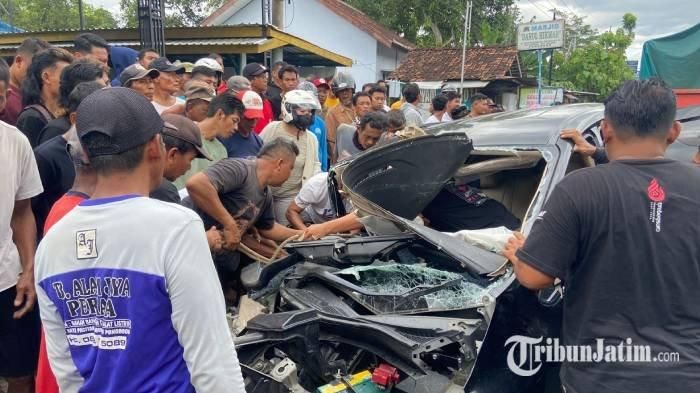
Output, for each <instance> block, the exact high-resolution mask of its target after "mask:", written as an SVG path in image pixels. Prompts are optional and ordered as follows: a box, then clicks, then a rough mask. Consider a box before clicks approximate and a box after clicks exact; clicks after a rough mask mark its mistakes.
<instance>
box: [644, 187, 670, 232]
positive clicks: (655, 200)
mask: <svg viewBox="0 0 700 393" xmlns="http://www.w3.org/2000/svg"><path fill="white" fill-rule="evenodd" d="M647 194H648V195H649V199H650V200H651V202H650V203H649V220H650V221H651V222H652V223H654V224H656V232H661V213H662V212H663V205H664V204H663V202H664V200H666V192H665V191H664V189H663V187H661V185H660V184H659V182H658V181H657V180H656V179H655V178H654V179H651V181H650V182H649V186H648V187H647Z"/></svg>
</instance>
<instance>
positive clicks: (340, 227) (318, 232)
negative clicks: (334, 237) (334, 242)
mask: <svg viewBox="0 0 700 393" xmlns="http://www.w3.org/2000/svg"><path fill="white" fill-rule="evenodd" d="M363 227H364V225H362V223H361V222H360V220H359V219H358V218H357V214H355V213H350V214H346V215H345V216H343V217H340V218H336V219H335V220H331V221H328V222H324V223H323V224H314V225H311V226H310V227H309V228H308V229H306V231H305V232H304V238H305V239H321V238H323V237H325V236H328V235H330V234H332V233H345V232H350V231H357V230H360V229H362V228H363Z"/></svg>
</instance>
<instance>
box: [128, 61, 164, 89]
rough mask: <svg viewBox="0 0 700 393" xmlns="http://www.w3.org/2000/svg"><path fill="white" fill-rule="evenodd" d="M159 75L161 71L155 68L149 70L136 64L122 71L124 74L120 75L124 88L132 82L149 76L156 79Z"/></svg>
mask: <svg viewBox="0 0 700 393" xmlns="http://www.w3.org/2000/svg"><path fill="white" fill-rule="evenodd" d="M159 75H160V71H158V70H156V69H153V68H152V69H150V70H147V69H145V68H143V66H142V65H141V64H138V63H136V64H132V65H130V66H128V67H126V68H125V69H124V71H122V73H121V74H120V75H119V82H120V83H121V84H122V86H126V85H128V84H129V82H131V81H135V80H139V79H143V78H145V77H147V76H150V77H151V78H152V79H155V78H157V77H158V76H159Z"/></svg>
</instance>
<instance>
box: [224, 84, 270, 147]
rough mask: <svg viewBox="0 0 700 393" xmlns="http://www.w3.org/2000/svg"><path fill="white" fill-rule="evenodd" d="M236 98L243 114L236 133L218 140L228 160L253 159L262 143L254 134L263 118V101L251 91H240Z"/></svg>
mask: <svg viewBox="0 0 700 393" xmlns="http://www.w3.org/2000/svg"><path fill="white" fill-rule="evenodd" d="M236 98H238V99H239V100H241V102H243V106H244V107H245V112H244V113H243V116H242V117H241V121H240V122H239V123H238V131H237V132H236V133H235V134H233V136H231V137H230V138H226V139H220V141H221V143H223V144H224V146H226V152H227V153H228V157H229V158H247V157H255V156H256V155H258V152H259V151H260V149H261V148H262V145H263V141H262V139H260V137H259V136H258V134H256V133H255V132H254V129H255V125H256V124H257V123H258V120H260V119H262V118H263V117H264V116H263V101H262V98H260V95H258V93H256V92H254V91H252V90H241V91H239V92H238V93H236Z"/></svg>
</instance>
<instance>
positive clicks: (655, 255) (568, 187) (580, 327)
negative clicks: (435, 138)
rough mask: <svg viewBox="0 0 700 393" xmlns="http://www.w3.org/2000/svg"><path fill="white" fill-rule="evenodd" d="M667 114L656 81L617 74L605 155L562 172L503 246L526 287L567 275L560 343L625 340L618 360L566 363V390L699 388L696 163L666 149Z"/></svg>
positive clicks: (668, 103)
mask: <svg viewBox="0 0 700 393" xmlns="http://www.w3.org/2000/svg"><path fill="white" fill-rule="evenodd" d="M675 114H676V99H675V96H674V93H673V91H672V90H670V89H669V88H668V87H667V86H666V85H665V84H663V82H660V81H658V80H647V81H628V82H625V83H624V84H623V85H622V86H621V87H620V88H618V90H616V91H615V92H613V94H612V95H611V96H610V97H609V98H608V100H607V101H606V105H605V119H604V121H603V123H602V128H603V135H604V138H605V145H606V150H607V153H608V157H609V159H610V163H609V164H606V165H601V166H597V167H594V168H588V169H582V170H578V171H575V172H574V173H571V174H570V175H568V176H567V177H566V178H565V179H564V180H562V181H561V183H559V184H558V185H557V187H556V188H555V189H554V191H553V192H552V194H551V196H550V197H549V200H548V201H547V203H546V204H545V206H544V209H543V210H542V211H541V212H540V214H539V215H538V217H537V218H536V219H535V223H534V225H533V227H532V230H531V232H530V233H529V234H528V237H527V240H526V241H525V240H524V239H523V238H522V236H518V237H517V238H514V239H511V240H510V241H509V243H508V246H507V247H506V250H505V255H506V256H507V257H508V258H509V259H510V260H511V262H512V263H513V267H514V270H515V274H516V275H517V278H518V280H519V281H520V283H521V284H522V285H523V286H525V287H527V288H531V289H540V288H546V287H549V286H552V285H553V282H554V278H555V277H557V278H560V279H561V280H562V281H563V283H564V285H565V295H564V304H563V311H564V312H563V326H562V336H563V337H562V341H563V342H562V344H564V345H578V346H591V347H592V349H593V351H594V352H596V351H597V349H596V348H597V345H598V341H596V340H604V345H605V346H614V347H616V348H617V347H618V345H621V343H622V345H623V349H624V351H622V352H623V359H617V361H614V362H611V361H601V362H596V361H589V362H580V361H579V362H576V361H571V359H567V360H565V361H564V363H563V365H562V369H561V380H562V384H563V386H564V387H565V389H566V391H567V392H570V393H584V392H586V393H587V392H623V393H625V392H629V393H637V392H695V391H700V345H698V337H700V307H698V306H697V299H698V298H700V242H698V239H700V171H699V170H698V168H696V167H693V166H692V165H689V164H684V163H680V162H677V161H673V160H669V159H666V158H664V157H663V156H664V153H665V151H666V148H667V147H668V146H669V145H670V144H671V143H673V141H674V140H675V139H676V138H677V137H678V135H679V133H680V124H679V123H678V122H675V121H674V118H675ZM630 343H631V346H634V345H638V346H646V348H648V349H649V353H650V356H648V357H647V356H643V357H641V358H639V357H638V358H636V359H635V358H632V359H630V352H627V350H626V348H627V346H628V344H630ZM644 348H645V347H642V351H641V352H642V353H645V350H644ZM608 349H609V348H608ZM632 352H634V351H632ZM637 352H638V353H639V352H640V351H639V348H637ZM662 352H665V353H672V354H673V353H677V354H678V356H679V359H678V360H677V361H673V360H671V361H668V360H667V359H666V357H665V356H664V355H662ZM657 356H658V357H659V359H662V358H663V359H664V360H660V361H657ZM671 356H673V355H671ZM635 360H636V361H635Z"/></svg>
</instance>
